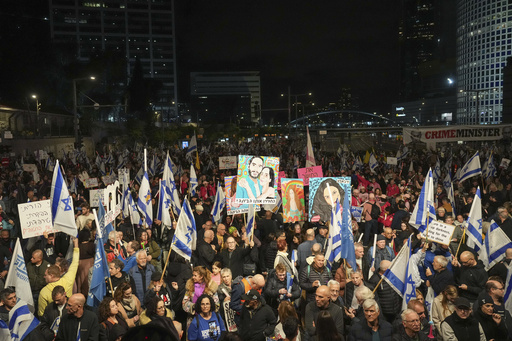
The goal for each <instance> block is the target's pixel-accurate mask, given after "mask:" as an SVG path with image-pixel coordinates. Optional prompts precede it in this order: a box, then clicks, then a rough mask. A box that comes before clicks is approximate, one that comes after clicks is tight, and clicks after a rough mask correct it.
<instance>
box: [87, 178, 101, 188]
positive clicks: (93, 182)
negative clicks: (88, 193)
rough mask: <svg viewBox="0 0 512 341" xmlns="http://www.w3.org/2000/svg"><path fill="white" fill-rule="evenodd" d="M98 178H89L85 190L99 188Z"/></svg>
mask: <svg viewBox="0 0 512 341" xmlns="http://www.w3.org/2000/svg"><path fill="white" fill-rule="evenodd" d="M98 186H99V184H98V178H89V179H85V182H84V187H85V188H91V187H98Z"/></svg>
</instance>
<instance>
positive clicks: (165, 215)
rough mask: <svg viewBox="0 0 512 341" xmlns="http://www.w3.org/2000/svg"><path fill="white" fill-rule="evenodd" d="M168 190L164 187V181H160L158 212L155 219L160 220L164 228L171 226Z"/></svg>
mask: <svg viewBox="0 0 512 341" xmlns="http://www.w3.org/2000/svg"><path fill="white" fill-rule="evenodd" d="M170 192H171V191H170V190H167V188H166V187H165V181H164V180H162V179H160V195H159V196H158V212H157V214H156V219H158V220H160V221H161V222H162V224H163V225H165V226H172V220H171V214H170V213H169V209H170V208H171V196H170Z"/></svg>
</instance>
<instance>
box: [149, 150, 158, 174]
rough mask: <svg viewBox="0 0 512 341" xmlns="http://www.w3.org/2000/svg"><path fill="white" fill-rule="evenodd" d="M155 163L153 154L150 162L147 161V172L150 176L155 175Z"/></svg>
mask: <svg viewBox="0 0 512 341" xmlns="http://www.w3.org/2000/svg"><path fill="white" fill-rule="evenodd" d="M156 165H157V160H156V156H155V155H153V158H152V159H151V162H150V163H149V168H148V173H149V175H150V176H155V172H156Z"/></svg>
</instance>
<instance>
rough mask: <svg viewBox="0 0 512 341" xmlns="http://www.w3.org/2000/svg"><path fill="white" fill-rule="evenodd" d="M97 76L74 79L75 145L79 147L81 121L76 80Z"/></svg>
mask: <svg viewBox="0 0 512 341" xmlns="http://www.w3.org/2000/svg"><path fill="white" fill-rule="evenodd" d="M95 79H96V77H94V76H90V77H86V78H75V79H73V115H74V123H75V124H74V127H75V147H76V148H78V146H79V145H80V138H79V136H78V131H79V129H80V127H79V121H78V108H77V98H76V82H78V81H83V80H95Z"/></svg>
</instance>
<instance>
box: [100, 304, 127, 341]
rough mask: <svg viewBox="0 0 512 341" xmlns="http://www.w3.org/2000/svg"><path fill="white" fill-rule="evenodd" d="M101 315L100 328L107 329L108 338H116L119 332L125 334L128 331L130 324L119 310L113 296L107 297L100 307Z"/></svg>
mask: <svg viewBox="0 0 512 341" xmlns="http://www.w3.org/2000/svg"><path fill="white" fill-rule="evenodd" d="M98 314H99V316H100V328H103V329H104V330H105V334H106V335H107V339H108V340H115V338H114V337H118V336H119V334H121V335H124V334H125V333H126V332H127V331H128V328H129V327H128V324H127V323H126V321H125V319H124V318H123V316H122V315H121V313H120V312H119V308H118V306H117V303H116V301H115V300H114V299H113V298H112V297H105V298H104V299H103V301H101V303H100V306H99V308H98Z"/></svg>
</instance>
